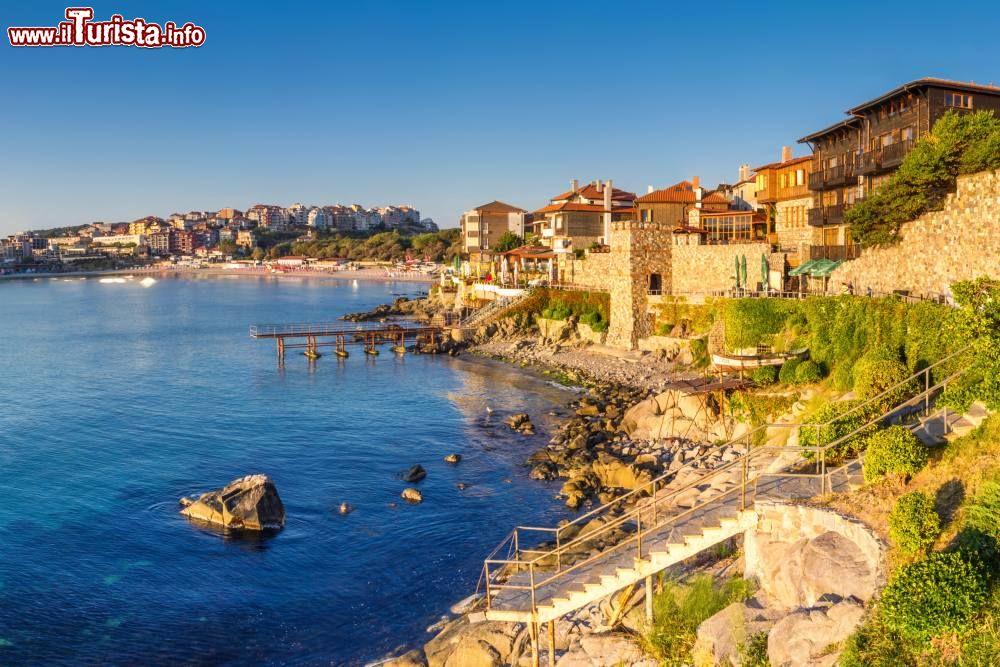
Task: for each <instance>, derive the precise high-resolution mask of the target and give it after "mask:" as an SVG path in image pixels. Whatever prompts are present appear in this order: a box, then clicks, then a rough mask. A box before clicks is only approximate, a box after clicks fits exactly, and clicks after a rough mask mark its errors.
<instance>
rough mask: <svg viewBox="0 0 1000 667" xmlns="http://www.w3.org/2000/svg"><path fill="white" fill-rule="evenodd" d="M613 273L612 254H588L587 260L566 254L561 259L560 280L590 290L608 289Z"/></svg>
mask: <svg viewBox="0 0 1000 667" xmlns="http://www.w3.org/2000/svg"><path fill="white" fill-rule="evenodd" d="M610 271H611V253H610V252H595V253H587V255H586V257H585V259H577V258H576V257H574V256H573V255H572V254H569V253H567V254H565V255H563V256H562V257H560V259H559V280H560V281H562V282H565V283H570V284H573V285H578V286H580V287H587V288H590V289H602V290H605V289H607V288H608V274H609V273H610Z"/></svg>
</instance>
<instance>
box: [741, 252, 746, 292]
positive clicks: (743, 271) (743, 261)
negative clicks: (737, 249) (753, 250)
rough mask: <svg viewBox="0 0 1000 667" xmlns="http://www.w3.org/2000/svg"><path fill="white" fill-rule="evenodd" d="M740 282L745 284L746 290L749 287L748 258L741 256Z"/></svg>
mask: <svg viewBox="0 0 1000 667" xmlns="http://www.w3.org/2000/svg"><path fill="white" fill-rule="evenodd" d="M740 282H742V283H743V287H744V289H745V288H746V286H747V256H746V255H741V259H740Z"/></svg>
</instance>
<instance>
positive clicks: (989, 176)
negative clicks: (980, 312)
mask: <svg viewBox="0 0 1000 667" xmlns="http://www.w3.org/2000/svg"><path fill="white" fill-rule="evenodd" d="M984 275H985V276H991V277H993V278H1000V171H997V172H992V171H987V172H981V173H978V174H972V175H969V176H960V177H959V178H958V185H957V189H956V191H955V192H954V193H953V194H950V195H948V197H947V199H946V200H945V204H944V208H943V209H942V210H941V211H935V212H933V213H928V214H925V215H923V216H921V217H919V218H918V219H916V220H914V221H913V222H908V223H905V224H904V225H903V227H902V230H901V240H900V242H899V243H898V244H896V245H894V246H888V247H885V248H868V249H865V250H864V251H863V252H862V254H861V257H860V258H858V259H856V260H853V261H850V262H845V263H844V264H842V265H841V266H840V267H839V268H838V269H837V270H836V271H834V272H833V275H832V276H831V278H830V285H831V287H832V288H834V289H837V288H839V287H840V286H841V285H847V284H849V283H850V284H853V285H854V288H855V292H856V293H864V292H865V291H866V290H867V289H868V288H871V289H872V290H875V291H878V292H891V291H893V290H909V291H910V292H911V293H912V294H928V295H931V294H947V293H948V290H949V286H950V285H951V284H952V283H954V282H957V281H959V280H970V279H973V278H978V277H979V276H984Z"/></svg>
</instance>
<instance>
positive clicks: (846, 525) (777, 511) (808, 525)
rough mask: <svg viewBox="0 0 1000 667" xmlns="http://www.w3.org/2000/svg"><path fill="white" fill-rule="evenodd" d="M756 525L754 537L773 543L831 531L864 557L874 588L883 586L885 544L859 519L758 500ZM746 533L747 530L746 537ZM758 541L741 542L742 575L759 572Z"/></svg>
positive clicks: (826, 510) (759, 555) (817, 509)
mask: <svg viewBox="0 0 1000 667" xmlns="http://www.w3.org/2000/svg"><path fill="white" fill-rule="evenodd" d="M754 511H755V512H756V513H757V526H756V528H754V529H753V530H752V532H753V533H754V536H755V537H756V538H761V537H763V538H765V539H768V540H771V541H775V542H796V541H798V540H801V539H813V538H816V537H819V536H820V535H822V534H824V533H827V532H834V533H837V534H838V535H840V536H841V537H843V538H844V539H846V540H849V541H851V542H853V543H854V544H855V545H857V547H858V548H859V549H860V550H861V553H862V554H864V557H865V559H866V560H867V561H868V563H869V564H870V565H871V566H872V567H873V571H874V572H875V573H876V581H877V582H878V587H879V588H881V587H882V586H883V585H884V584H885V576H886V572H885V552H886V548H887V546H886V544H885V542H883V541H882V539H881V538H880V537H879V536H878V535H877V534H876V533H875V531H874V530H872V529H871V528H870V527H868V525H866V524H865V523H863V522H862V521H861V520H859V519H856V518H853V517H849V516H844V515H842V514H840V513H838V512H836V511H834V510H831V509H827V508H823V507H813V506H811V505H799V504H792V503H783V502H778V501H763V500H759V501H757V502H756V503H755V504H754ZM749 532H750V531H748V534H749ZM759 544H760V542H759V540H758V539H745V540H744V553H745V558H746V566H745V567H746V569H745V575H746V576H747V577H756V576H758V575H759V573H760V572H762V571H763V564H762V562H761V554H760V553H759V550H758V545H759Z"/></svg>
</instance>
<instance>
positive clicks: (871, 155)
mask: <svg viewBox="0 0 1000 667" xmlns="http://www.w3.org/2000/svg"><path fill="white" fill-rule="evenodd" d="M913 145H914V141H913V139H907V140H906V141H897V142H896V143H894V144H889V145H888V146H882V147H880V148H877V149H875V150H873V151H865V152H864V153H862V154H861V155H859V156H858V168H857V171H858V173H859V174H872V173H875V172H877V171H882V170H885V169H893V168H895V167H898V166H899V165H900V164H901V163H902V162H903V158H905V157H906V154H907V153H909V152H910V151H911V150H912V149H913Z"/></svg>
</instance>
